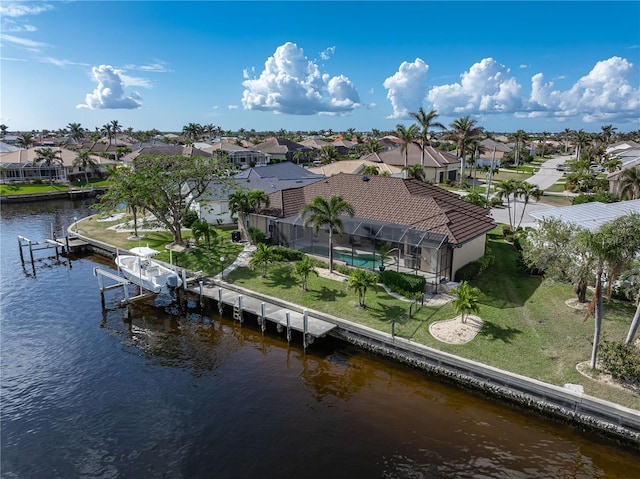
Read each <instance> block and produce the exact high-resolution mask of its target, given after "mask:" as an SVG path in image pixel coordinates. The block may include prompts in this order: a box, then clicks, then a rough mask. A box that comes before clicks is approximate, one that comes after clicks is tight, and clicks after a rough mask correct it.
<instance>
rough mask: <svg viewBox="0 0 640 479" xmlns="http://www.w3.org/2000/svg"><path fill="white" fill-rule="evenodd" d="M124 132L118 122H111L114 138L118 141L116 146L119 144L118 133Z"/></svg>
mask: <svg viewBox="0 0 640 479" xmlns="http://www.w3.org/2000/svg"><path fill="white" fill-rule="evenodd" d="M121 131H122V126H120V123H118V120H111V132H112V133H113V137H114V138H115V140H116V144H117V143H118V133H120V132H121Z"/></svg>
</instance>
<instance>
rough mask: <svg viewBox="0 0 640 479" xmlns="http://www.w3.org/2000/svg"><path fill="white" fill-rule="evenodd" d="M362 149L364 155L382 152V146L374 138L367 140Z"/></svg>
mask: <svg viewBox="0 0 640 479" xmlns="http://www.w3.org/2000/svg"><path fill="white" fill-rule="evenodd" d="M362 149H363V150H364V151H365V152H366V153H380V152H381V151H382V145H381V144H380V143H378V140H376V139H375V138H369V141H367V142H366V143H365V144H364V145H363V147H362Z"/></svg>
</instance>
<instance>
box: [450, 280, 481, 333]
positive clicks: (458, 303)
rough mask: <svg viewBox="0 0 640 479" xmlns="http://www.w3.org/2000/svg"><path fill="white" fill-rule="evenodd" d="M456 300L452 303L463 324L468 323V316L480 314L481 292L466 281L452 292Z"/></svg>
mask: <svg viewBox="0 0 640 479" xmlns="http://www.w3.org/2000/svg"><path fill="white" fill-rule="evenodd" d="M451 294H453V296H454V299H453V301H452V302H451V304H452V305H453V307H454V309H455V310H456V314H458V315H460V317H461V319H462V322H463V323H466V322H467V315H469V314H470V313H476V314H478V313H479V312H480V290H479V289H478V288H474V287H472V286H471V285H470V284H469V283H467V282H466V281H462V282H461V283H460V285H459V286H458V287H457V288H456V289H454V290H452V291H451Z"/></svg>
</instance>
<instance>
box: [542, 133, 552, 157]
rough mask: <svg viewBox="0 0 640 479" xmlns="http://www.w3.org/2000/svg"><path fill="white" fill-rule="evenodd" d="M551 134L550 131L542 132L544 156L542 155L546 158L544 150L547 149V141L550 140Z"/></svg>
mask: <svg viewBox="0 0 640 479" xmlns="http://www.w3.org/2000/svg"><path fill="white" fill-rule="evenodd" d="M549 135H550V133H549V132H548V131H543V132H542V154H541V155H540V156H541V157H542V158H544V150H545V148H546V147H547V139H548V138H549Z"/></svg>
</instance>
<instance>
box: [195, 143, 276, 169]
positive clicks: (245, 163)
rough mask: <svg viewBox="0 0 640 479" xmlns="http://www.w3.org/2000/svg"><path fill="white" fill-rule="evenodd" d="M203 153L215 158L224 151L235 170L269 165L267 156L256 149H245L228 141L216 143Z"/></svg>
mask: <svg viewBox="0 0 640 479" xmlns="http://www.w3.org/2000/svg"><path fill="white" fill-rule="evenodd" d="M203 151H206V152H208V153H211V154H212V155H213V156H216V155H217V154H218V153H219V152H220V151H224V152H225V155H227V157H228V158H229V161H230V162H231V163H232V164H233V165H234V166H235V167H237V168H240V169H244V168H249V167H252V166H264V165H267V164H268V163H269V155H267V154H266V153H264V152H262V151H258V150H256V149H250V148H245V147H244V146H240V145H236V144H235V143H231V142H228V141H218V142H215V143H213V144H211V145H210V146H207V147H206V148H203Z"/></svg>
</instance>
